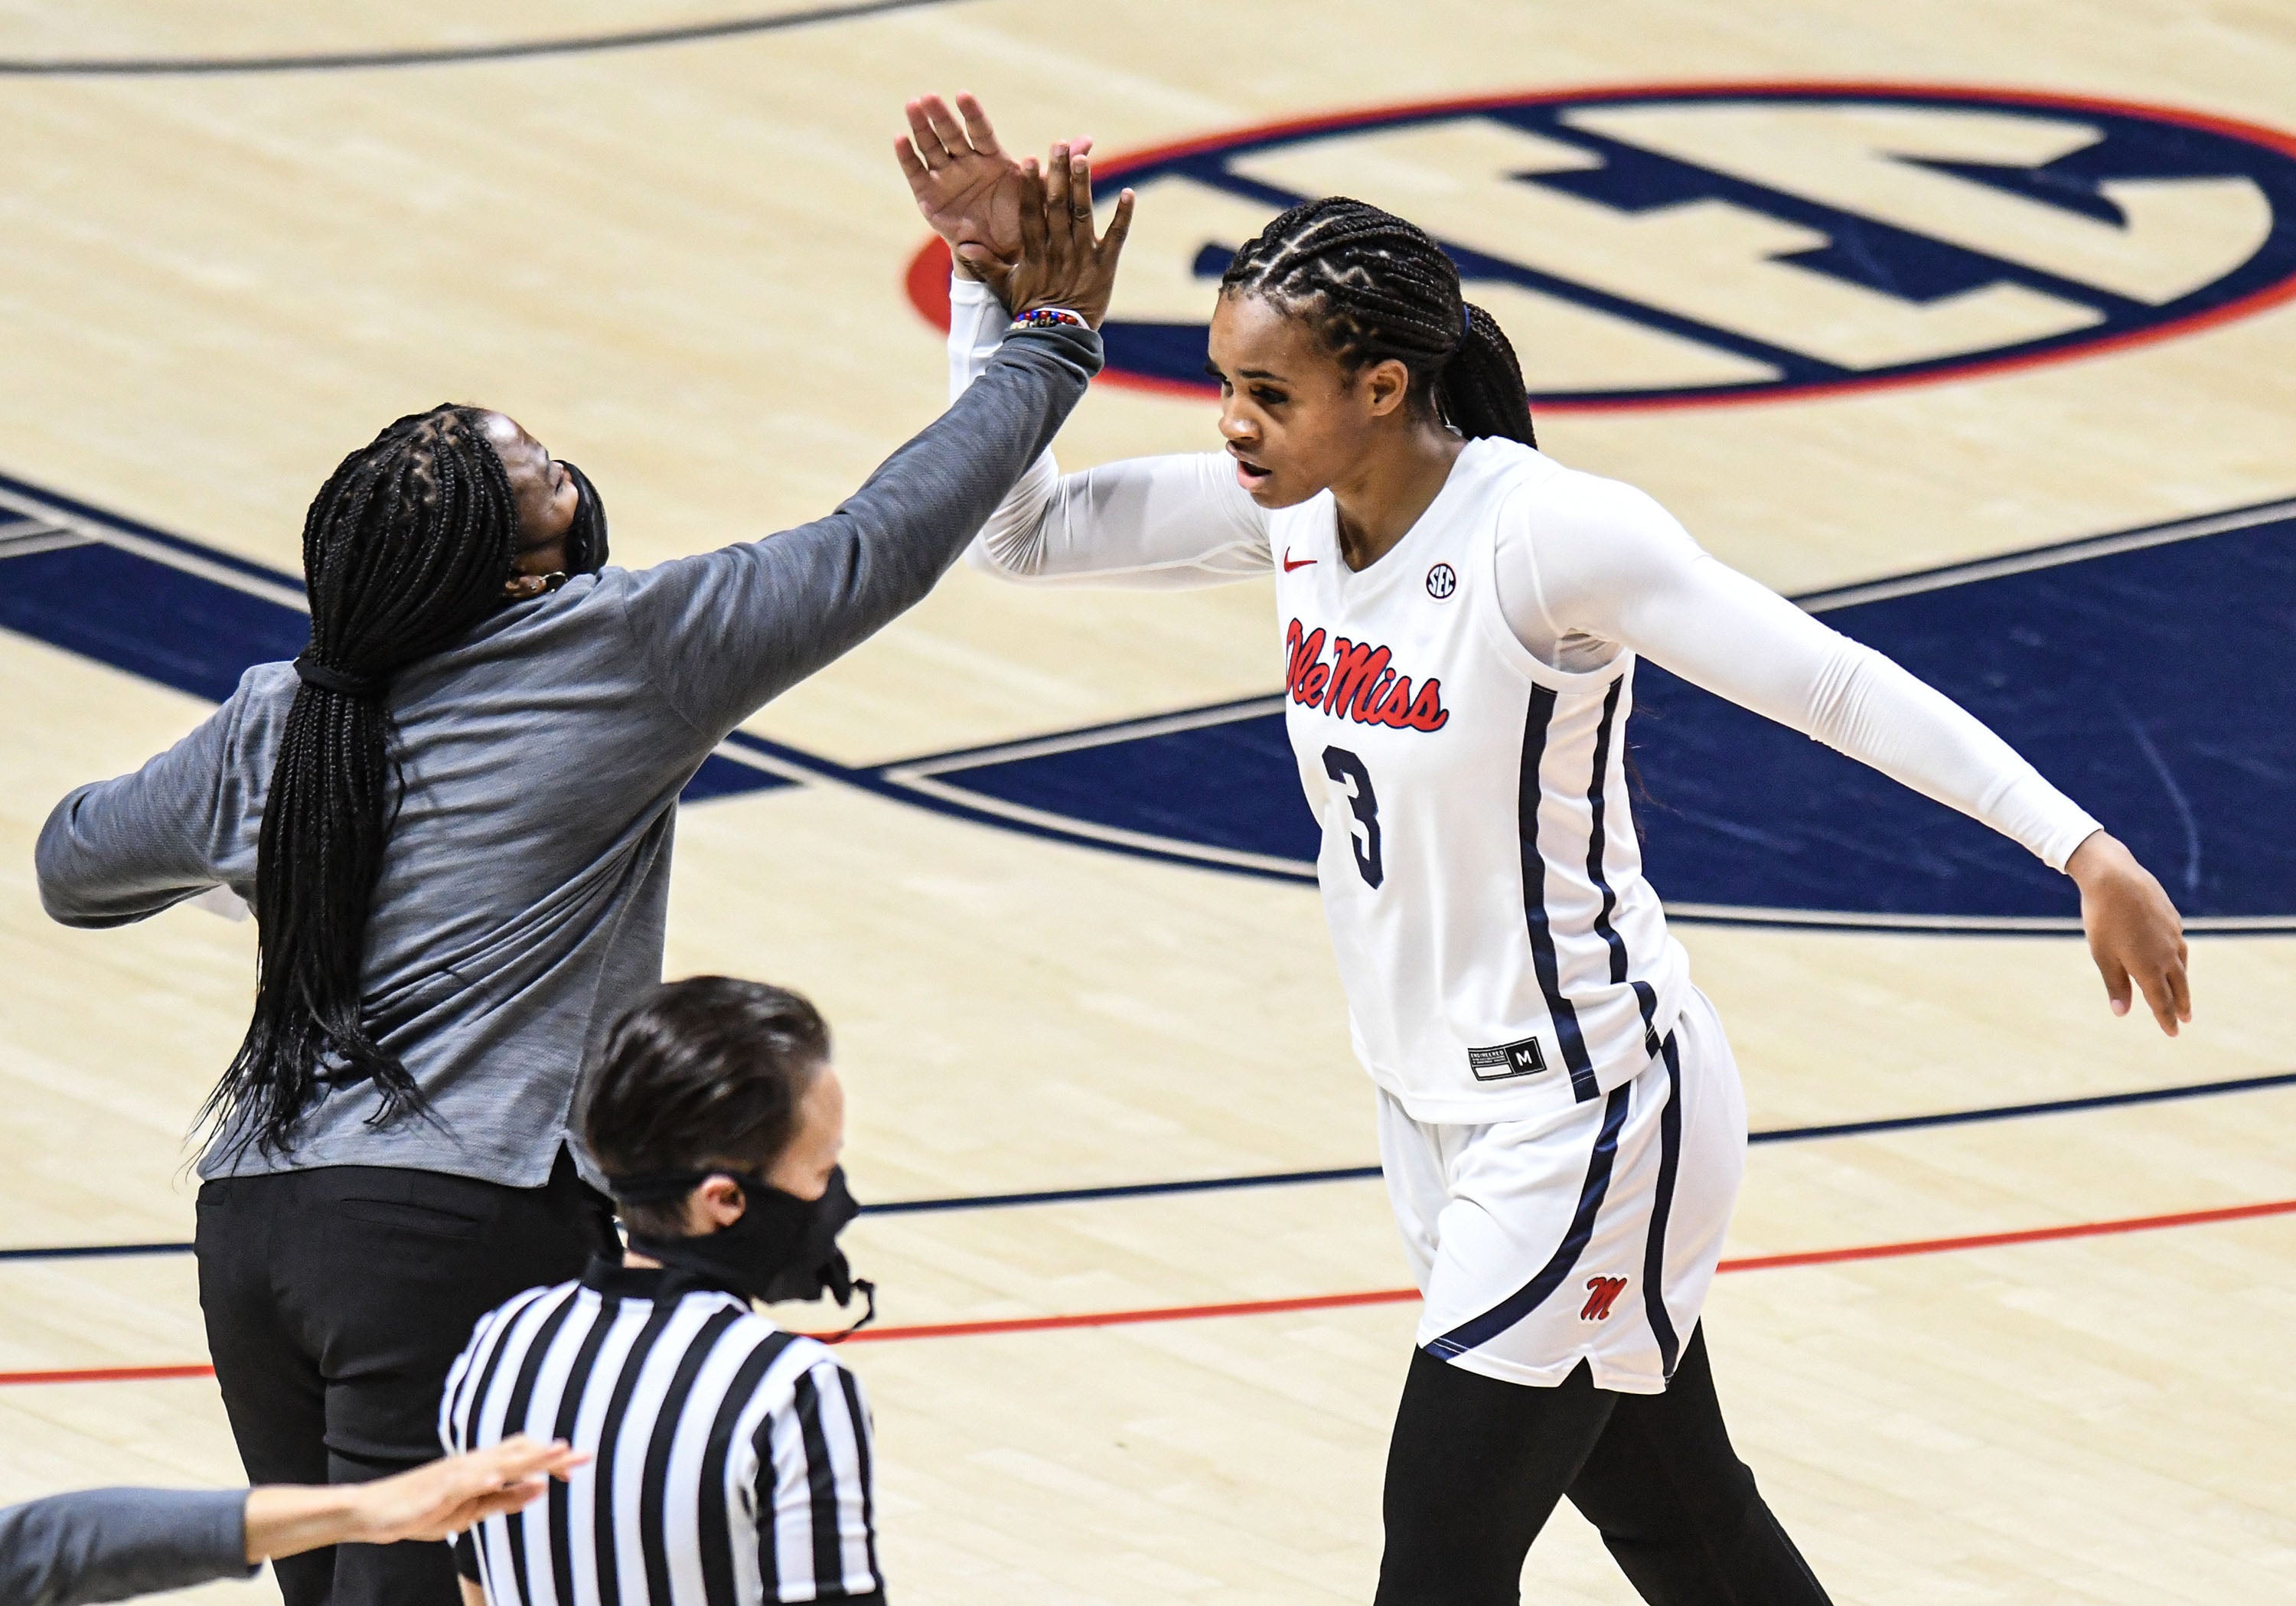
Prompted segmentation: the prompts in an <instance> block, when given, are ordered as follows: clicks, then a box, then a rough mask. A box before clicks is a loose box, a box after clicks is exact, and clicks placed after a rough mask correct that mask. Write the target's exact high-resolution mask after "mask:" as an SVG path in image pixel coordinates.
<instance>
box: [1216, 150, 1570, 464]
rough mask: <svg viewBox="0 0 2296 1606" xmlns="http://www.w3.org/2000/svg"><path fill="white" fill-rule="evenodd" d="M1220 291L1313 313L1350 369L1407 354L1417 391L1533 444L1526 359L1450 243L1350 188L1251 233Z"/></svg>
mask: <svg viewBox="0 0 2296 1606" xmlns="http://www.w3.org/2000/svg"><path fill="white" fill-rule="evenodd" d="M1220 291H1221V292H1222V293H1223V294H1225V293H1226V292H1230V291H1235V292H1242V293H1249V294H1252V295H1257V296H1260V297H1263V298H1265V299H1266V300H1267V301H1270V302H1272V303H1274V304H1275V305H1276V306H1278V307H1281V308H1283V309H1284V310H1285V311H1286V312H1287V313H1290V314H1291V315H1292V316H1294V317H1303V318H1306V319H1308V320H1309V321H1310V322H1311V323H1312V324H1313V325H1314V326H1315V328H1316V333H1317V334H1318V335H1319V336H1320V337H1321V339H1322V340H1323V342H1324V345H1325V347H1326V348H1327V349H1328V350H1330V351H1331V352H1332V354H1333V356H1334V357H1336V358H1338V359H1339V360H1340V362H1341V365H1342V366H1345V367H1347V368H1348V369H1349V371H1351V372H1352V371H1354V370H1356V369H1359V368H1362V367H1365V366H1368V365H1370V364H1372V363H1377V362H1386V361H1389V360H1393V361H1397V362H1400V363H1401V364H1403V366H1405V367H1406V369H1408V370H1409V371H1410V374H1411V390H1412V399H1413V400H1414V401H1415V402H1416V403H1417V404H1419V405H1421V406H1423V407H1427V408H1431V409H1432V410H1433V411H1434V412H1435V414H1436V415H1437V416H1439V417H1440V418H1441V419H1442V420H1443V422H1445V423H1446V424H1450V425H1452V426H1453V427H1454V428H1456V429H1457V430H1458V432H1460V433H1461V434H1463V435H1464V436H1466V437H1467V438H1468V439H1469V440H1471V441H1472V440H1479V439H1481V438H1482V437H1484V436H1488V435H1500V436H1504V437H1505V438H1506V439H1507V440H1510V441H1521V442H1522V443H1523V444H1524V445H1526V446H1534V445H1536V444H1538V442H1537V440H1536V438H1535V437H1534V435H1533V433H1532V431H1531V423H1530V398H1529V392H1528V391H1527V389H1526V387H1525V386H1524V384H1523V378H1522V368H1521V365H1520V364H1519V363H1518V362H1517V361H1516V359H1515V354H1514V347H1513V345H1512V344H1511V343H1510V342H1508V340H1507V337H1506V334H1505V332H1504V331H1503V330H1501V329H1500V327H1499V325H1498V321H1497V319H1495V318H1494V317H1491V315H1490V314H1489V313H1488V312H1486V311H1484V310H1483V309H1481V308H1480V307H1476V306H1473V305H1471V304H1470V303H1469V302H1468V301H1466V300H1465V299H1464V297H1463V295H1462V294H1461V292H1460V288H1459V269H1458V266H1457V264H1456V263H1454V262H1453V261H1452V260H1451V259H1450V257H1449V256H1448V255H1447V254H1446V253H1445V251H1444V250H1443V248H1442V247H1441V246H1439V245H1438V244H1436V243H1435V242H1434V240H1433V239H1431V237H1430V236H1429V235H1427V234H1426V233H1425V232H1424V231H1423V230H1422V229H1420V228H1417V227H1415V226H1413V225H1412V224H1409V223H1406V222H1405V221H1404V220H1403V219H1402V218H1398V217H1397V216H1396V215H1395V214H1394V213H1392V212H1385V211H1382V210H1380V209H1379V208H1377V207H1375V206H1371V205H1367V204H1366V203H1365V202H1361V201H1350V200H1349V199H1348V198H1347V197H1345V196H1343V195H1333V196H1327V197H1325V198H1324V199H1323V200H1321V201H1309V202H1304V203H1302V204H1300V205H1299V206H1295V207H1293V208H1292V210H1289V211H1287V212H1283V213H1282V214H1280V215H1279V216H1277V217H1276V218H1274V219H1272V220H1271V221H1270V222H1269V223H1268V225H1267V227H1266V228H1264V229H1262V230H1260V232H1259V234H1258V235H1255V236H1254V237H1253V238H1252V239H1251V240H1249V241H1247V242H1245V243H1244V245H1243V247H1242V250H1240V251H1237V252H1236V253H1235V258H1234V260H1233V261H1231V262H1230V263H1229V264H1228V268H1227V272H1226V274H1224V275H1222V276H1221V278H1220Z"/></svg>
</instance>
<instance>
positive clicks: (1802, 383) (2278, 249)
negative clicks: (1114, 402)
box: [909, 84, 2296, 408]
mask: <svg viewBox="0 0 2296 1606" xmlns="http://www.w3.org/2000/svg"><path fill="white" fill-rule="evenodd" d="M1101 177H1102V178H1103V179H1104V180H1106V181H1108V182H1107V183H1106V185H1105V192H1106V193H1108V194H1113V192H1114V189H1115V187H1116V185H1115V182H1114V181H1117V180H1121V182H1122V183H1125V184H1128V185H1131V186H1132V187H1133V188H1134V189H1136V191H1138V192H1139V196H1140V210H1139V214H1138V223H1137V226H1136V228H1135V229H1134V231H1133V238H1132V243H1131V245H1130V247H1129V248H1128V251H1127V254H1126V259H1125V274H1124V277H1123V279H1122V281H1121V282H1120V283H1119V286H1118V290H1117V297H1116V303H1115V306H1114V308H1113V309H1111V315H1110V319H1109V322H1108V325H1107V327H1106V330H1105V333H1106V335H1107V339H1108V354H1109V371H1110V374H1111V376H1113V377H1115V378H1116V379H1118V380H1119V382H1125V381H1129V382H1131V383H1139V384H1144V385H1147V386H1151V387H1153V388H1158V389H1170V390H1182V391H1192V392H1193V391H1201V390H1203V389H1204V388H1205V381H1204V378H1203V363H1204V341H1205V325H1206V322H1207V320H1208V319H1209V317H1210V309H1211V302H1212V297H1213V293H1214V291H1215V289H1216V288H1217V286H1218V282H1219V275H1220V272H1221V270H1222V269H1223V268H1225V267H1226V264H1227V260H1228V258H1229V257H1230V255H1231V254H1232V253H1233V252H1234V249H1235V247H1236V246H1238V245H1240V244H1241V243H1242V242H1243V241H1244V240H1246V239H1248V238H1250V237H1251V235H1254V234H1256V233H1258V232H1259V228H1260V226H1262V225H1263V224H1265V223H1266V222H1267V219H1268V218H1271V217H1273V216H1274V215H1275V213H1277V212H1278V211H1281V210H1283V209H1284V208H1286V207H1288V206H1291V205H1292V204H1293V203H1295V202H1299V201H1300V200H1303V199H1307V198H1310V197H1313V196H1317V195H1325V194H1347V195H1353V196H1356V197H1357V198H1358V199H1361V200H1365V201H1368V202H1373V203H1374V204H1375V205H1379V206H1383V207H1386V208H1387V209H1389V210H1391V211H1395V212H1398V213H1401V214H1402V215H1403V216H1405V217H1406V218H1411V219H1412V220H1413V221H1414V222H1416V223H1418V224H1420V225H1421V226H1423V227H1424V228H1426V229H1427V230H1428V231H1429V232H1430V233H1431V234H1433V235H1435V237H1436V238H1437V239H1439V240H1440V241H1441V242H1442V243H1443V245H1444V247H1445V249H1446V250H1447V251H1449V252H1450V253H1451V255H1452V257H1453V258H1454V259H1456V261H1457V262H1458V264H1459V267H1460V271H1461V273H1462V275H1463V276H1464V278H1465V280H1466V282H1467V293H1468V297H1469V299H1470V300H1472V301H1476V302H1478V303H1480V304H1481V305H1482V306H1484V307H1487V308H1488V309H1490V311H1491V312H1492V313H1493V314H1494V315H1495V316H1496V317H1497V318H1498V320H1499V322H1500V323H1501V324H1502V325H1504V326H1505V328H1506V330H1507V332H1508V334H1509V335H1510V336H1512V337H1513V341H1514V342H1515V344H1516V346H1517V347H1518V349H1519V350H1521V353H1522V356H1523V366H1524V369H1525V372H1526V373H1527V374H1528V375H1529V379H1530V383H1531V389H1532V391H1533V393H1534V395H1535V396H1536V398H1537V399H1538V401H1539V403H1540V404H1541V405H1542V406H1546V407H1548V408H1555V407H1577V408H1628V407H1652V406H1682V405H1686V404H1694V403H1698V402H1710V401H1734V400H1749V399H1763V398H1770V397H1784V396H1791V395H1806V394H1810V393H1814V392H1821V391H1831V390H1848V389H1860V388H1867V387H1872V386H1875V385H1881V384H1894V383H1912V382H1915V381H1920V380H1929V379H1942V378H1947V377H1951V376H1954V375H1968V374H1972V373H1977V372H1981V371H1984V370H1988V369H1998V368H2002V367H2005V366H2013V365H2020V364H2026V363H2033V362H2040V361H2046V360H2051V359H2056V358H2070V357H2075V356H2079V355H2081V354H2083V353H2087V352H2094V351H2097V350H2103V349H2105V348H2109V347H2113V346H2120V345H2127V344H2130V343H2134V342H2139V341H2144V340H2152V339H2158V338H2161V337H2162V336H2165V335H2168V334H2173V333H2177V332H2184V331H2190V330H2194V329H2196V328H2199V327H2202V326H2203V325H2207V324H2210V323H2214V322H2218V321H2221V320H2223V319H2225V318H2229V317H2238V316H2241V315H2242V314H2244V313H2248V312H2253V311H2257V310H2259V309H2263V308H2265V307H2267V306H2269V305H2271V304H2273V303H2275V302H2276V301H2283V300H2285V299H2287V298H2289V297H2290V296H2291V295H2292V294H2296V138H2292V137H2291V136H2287V135H2284V134H2280V133H2276V132H2275V131H2273V130H2270V129H2267V128H2258V127H2254V126H2251V125H2244V124H2240V123H2235V122H2230V121H2227V120H2225V119H2218V118H2214V117H2209V116H2204V115H2202V114H2199V113H2196V112H2190V111H2172V110H2168V109H2164V108H2159V107H2147V106H2137V105H2129V104H2124V103H2109V102H2103V101H2095V100H2085V99H2080V98H2077V97H2071V96H2062V95H2039V94H2029V93H2024V92H2020V91H2013V90H1987V89H1962V88H1951V89H1948V88H1928V87H1921V86H1894V85H1870V84H1868V85H1760V86H1744V85H1694V86H1665V87H1646V88H1613V89H1603V90H1593V91H1579V92H1568V93H1555V92H1540V93H1535V94H1525V95H1506V96H1497V97H1491V98H1488V99H1482V100H1475V101H1464V102H1453V103H1444V104H1439V105H1421V106H1404V107H1390V108H1385V109H1378V110H1372V111H1358V112H1350V113H1342V114H1340V115H1336V116H1331V117H1324V118H1317V119H1311V120H1308V121H1302V122H1294V123H1287V124H1283V125H1280V126H1277V127H1272V128H1251V129H1244V130H1241V131H1238V132H1235V133H1232V134H1226V135H1219V136H1212V137H1210V138H1206V139H1200V140H1195V141H1192V142H1190V143H1188V144H1181V145H1174V146H1169V147H1167V148H1164V149H1161V150H1158V151H1152V152H1144V153H1143V154H1141V155H1137V156H1134V157H1130V158H1127V159H1124V160H1121V161H1114V162H1111V163H1110V164H1108V166H1106V167H1105V168H1104V169H1102V170H1101ZM946 275H947V253H946V251H944V250H943V249H942V248H941V247H940V246H939V243H938V242H935V243H933V244H932V245H931V246H929V247H928V248H927V249H926V251H924V252H922V253H921V254H920V255H919V257H918V258H917V259H916V260H915V261H914V263H913V264H912V265H911V269H910V276H909V289H910V293H911V296H912V298H913V299H914V301H916V303H917V305H918V307H919V308H920V309H921V310H923V311H924V312H925V313H926V314H927V316H929V317H935V318H936V319H937V321H939V322H940V323H942V324H943V325H946V323H947V290H946V283H947V281H946Z"/></svg>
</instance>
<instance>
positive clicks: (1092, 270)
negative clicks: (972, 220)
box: [975, 144, 1132, 329]
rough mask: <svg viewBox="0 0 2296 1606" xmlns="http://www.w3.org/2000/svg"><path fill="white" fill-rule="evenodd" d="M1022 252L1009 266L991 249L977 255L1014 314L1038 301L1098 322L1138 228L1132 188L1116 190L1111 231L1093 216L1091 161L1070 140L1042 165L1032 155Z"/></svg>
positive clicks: (1022, 186)
mask: <svg viewBox="0 0 2296 1606" xmlns="http://www.w3.org/2000/svg"><path fill="white" fill-rule="evenodd" d="M1019 190H1020V195H1021V207H1020V232H1021V252H1020V258H1019V259H1018V260H1017V261H1014V262H1013V263H1012V264H1011V265H1009V266H1006V265H1005V264H1003V263H1001V262H998V261H996V260H995V259H993V258H991V257H989V256H988V254H987V253H985V252H984V253H982V254H981V255H980V256H979V257H978V258H976V259H975V260H976V263H977V265H978V266H979V267H980V270H981V271H980V276H981V277H982V278H984V279H987V280H988V284H989V288H991V289H992V290H994V291H995V292H996V299H997V300H998V301H1002V302H1004V303H1005V308H1006V309H1008V310H1009V311H1011V312H1012V313H1013V315H1014V316H1015V317H1018V316H1019V315H1020V314H1021V313H1024V312H1029V311H1031V310H1033V309H1037V308H1039V307H1065V308H1067V309H1069V310H1070V311H1071V312H1076V313H1079V314H1081V315H1082V316H1083V317H1084V320H1085V322H1087V324H1090V325H1092V326H1093V327H1094V328H1095V329H1097V328H1099V327H1100V323H1101V320H1102V319H1103V318H1104V317H1107V316H1108V300H1109V297H1110V296H1111V294H1112V293H1114V292H1115V289H1116V262H1117V259H1118V257H1119V256H1120V255H1121V254H1122V253H1123V251H1124V241H1125V236H1126V235H1129V234H1130V233H1131V232H1132V192H1131V191H1130V190H1126V191H1125V192H1124V193H1123V194H1121V195H1119V196H1118V197H1117V201H1116V215H1115V216H1114V217H1112V218H1110V219H1109V221H1108V233H1107V234H1105V235H1095V233H1094V231H1093V219H1092V164H1091V163H1090V162H1089V161H1086V160H1085V159H1084V158H1082V157H1081V156H1078V155H1076V154H1075V153H1074V152H1071V150H1070V147H1069V146H1067V145H1065V144H1058V145H1054V147H1053V156H1052V161H1050V162H1049V163H1048V164H1047V165H1046V169H1044V171H1043V172H1041V173H1040V172H1038V170H1037V159H1036V158H1035V157H1033V156H1032V157H1030V158H1029V160H1028V161H1025V162H1023V163H1022V164H1021V176H1020V180H1019Z"/></svg>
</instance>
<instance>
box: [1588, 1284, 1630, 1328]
mask: <svg viewBox="0 0 2296 1606" xmlns="http://www.w3.org/2000/svg"><path fill="white" fill-rule="evenodd" d="M1626 1287H1627V1280H1626V1279H1625V1278H1623V1277H1589V1278H1588V1279H1587V1304H1586V1305H1585V1307H1584V1308H1583V1309H1581V1310H1580V1311H1579V1321H1581V1322H1608V1321H1609V1320H1610V1319H1611V1306H1612V1305H1616V1304H1617V1303H1618V1302H1619V1296H1620V1294H1622V1293H1624V1292H1625V1291H1626Z"/></svg>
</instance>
